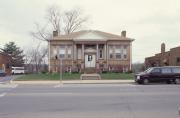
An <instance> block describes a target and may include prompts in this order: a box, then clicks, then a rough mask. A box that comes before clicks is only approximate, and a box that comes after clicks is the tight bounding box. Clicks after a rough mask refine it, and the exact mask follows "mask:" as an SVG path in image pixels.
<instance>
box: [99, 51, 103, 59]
mask: <svg viewBox="0 0 180 118" xmlns="http://www.w3.org/2000/svg"><path fill="white" fill-rule="evenodd" d="M99 58H100V59H102V58H103V49H99Z"/></svg>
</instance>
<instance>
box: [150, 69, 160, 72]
mask: <svg viewBox="0 0 180 118" xmlns="http://www.w3.org/2000/svg"><path fill="white" fill-rule="evenodd" d="M151 72H152V73H160V72H161V70H160V69H159V68H154V69H153V70H152V71H151Z"/></svg>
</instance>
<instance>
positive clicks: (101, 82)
mask: <svg viewBox="0 0 180 118" xmlns="http://www.w3.org/2000/svg"><path fill="white" fill-rule="evenodd" d="M11 83H13V84H44V85H45V84H59V83H61V84H62V83H63V84H130V83H134V80H73V81H71V80H66V81H62V82H61V81H11Z"/></svg>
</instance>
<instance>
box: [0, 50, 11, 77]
mask: <svg viewBox="0 0 180 118" xmlns="http://www.w3.org/2000/svg"><path fill="white" fill-rule="evenodd" d="M10 62H11V57H10V56H8V55H7V54H4V53H2V52H0V69H1V70H4V71H5V72H6V73H7V74H10V73H11V68H10Z"/></svg>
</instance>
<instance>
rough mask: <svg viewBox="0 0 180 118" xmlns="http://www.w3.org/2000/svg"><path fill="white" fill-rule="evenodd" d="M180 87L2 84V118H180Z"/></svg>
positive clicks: (164, 85)
mask: <svg viewBox="0 0 180 118" xmlns="http://www.w3.org/2000/svg"><path fill="white" fill-rule="evenodd" d="M179 107H180V85H174V84H171V85H167V84H154V85H136V84H64V85H60V86H58V85H17V84H0V118H180V116H179V115H178V109H179Z"/></svg>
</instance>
